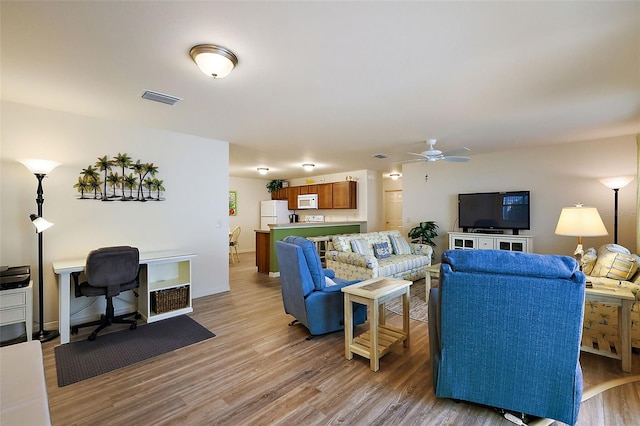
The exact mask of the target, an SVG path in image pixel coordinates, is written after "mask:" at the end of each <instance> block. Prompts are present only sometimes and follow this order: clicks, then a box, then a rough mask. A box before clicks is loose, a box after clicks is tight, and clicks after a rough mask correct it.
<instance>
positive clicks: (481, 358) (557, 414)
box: [429, 250, 585, 424]
mask: <svg viewBox="0 0 640 426" xmlns="http://www.w3.org/2000/svg"><path fill="white" fill-rule="evenodd" d="M584 294H585V277H584V275H583V274H582V272H580V271H579V270H578V264H577V262H576V261H575V260H574V259H572V258H570V257H566V256H554V255H539V254H528V253H516V252H509V251H502V250H468V251H467V250H449V251H446V252H445V253H443V255H442V267H441V285H440V289H439V290H436V291H435V292H434V294H433V296H434V297H435V299H434V300H432V301H431V304H430V312H429V316H430V321H431V320H432V317H433V321H434V324H430V333H433V334H437V336H430V339H431V348H432V351H431V352H432V353H431V355H432V360H433V369H434V386H435V390H436V395H437V396H439V397H446V398H454V399H461V400H466V401H472V402H476V403H480V404H485V405H489V406H493V407H499V408H504V409H508V410H513V411H516V412H522V413H527V414H530V415H534V416H539V417H549V418H552V419H556V420H560V421H562V422H564V423H568V424H574V423H575V422H576V420H577V418H578V410H579V407H580V399H581V396H582V371H581V368H580V363H579V361H578V358H579V355H580V339H581V332H582V318H583V310H584ZM432 309H433V311H434V312H431V310H432ZM436 317H437V318H436Z"/></svg>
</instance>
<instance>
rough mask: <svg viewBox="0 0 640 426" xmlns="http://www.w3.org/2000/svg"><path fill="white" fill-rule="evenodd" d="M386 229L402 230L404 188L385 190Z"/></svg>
mask: <svg viewBox="0 0 640 426" xmlns="http://www.w3.org/2000/svg"><path fill="white" fill-rule="evenodd" d="M384 222H385V229H386V230H387V231H392V230H394V229H396V230H398V231H400V232H402V190H401V189H399V190H391V191H384Z"/></svg>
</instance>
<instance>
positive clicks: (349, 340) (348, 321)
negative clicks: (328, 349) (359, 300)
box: [344, 293, 353, 359]
mask: <svg viewBox="0 0 640 426" xmlns="http://www.w3.org/2000/svg"><path fill="white" fill-rule="evenodd" d="M352 344H353V303H351V296H350V295H349V294H348V293H345V294H344V356H345V357H346V358H347V359H353V352H351V345H352Z"/></svg>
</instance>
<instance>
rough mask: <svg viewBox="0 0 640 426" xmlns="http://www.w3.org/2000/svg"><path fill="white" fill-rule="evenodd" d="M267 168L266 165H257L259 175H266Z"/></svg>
mask: <svg viewBox="0 0 640 426" xmlns="http://www.w3.org/2000/svg"><path fill="white" fill-rule="evenodd" d="M268 171H269V169H268V168H267V167H258V173H260V174H261V175H266V174H267V172H268Z"/></svg>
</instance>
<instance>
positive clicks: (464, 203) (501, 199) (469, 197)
mask: <svg viewBox="0 0 640 426" xmlns="http://www.w3.org/2000/svg"><path fill="white" fill-rule="evenodd" d="M530 199H531V197H530V194H529V191H510V192H482V193H475V194H458V226H459V227H460V228H462V230H463V231H464V232H482V231H489V232H491V231H492V230H504V229H511V230H512V231H513V234H514V235H518V231H520V230H522V229H531V228H530V209H529V202H530ZM498 232H499V231H498Z"/></svg>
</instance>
